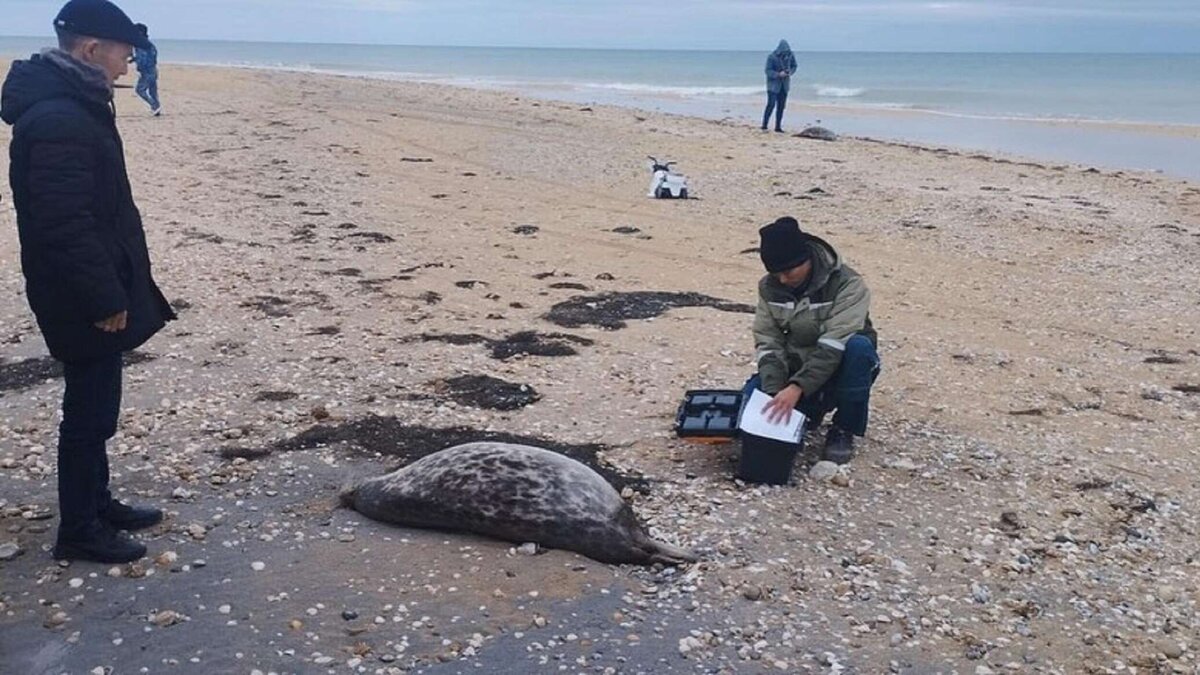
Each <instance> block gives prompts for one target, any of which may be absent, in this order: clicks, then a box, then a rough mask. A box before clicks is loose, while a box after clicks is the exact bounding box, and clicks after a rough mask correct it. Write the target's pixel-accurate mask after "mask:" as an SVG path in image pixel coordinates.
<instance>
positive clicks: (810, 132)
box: [796, 126, 838, 141]
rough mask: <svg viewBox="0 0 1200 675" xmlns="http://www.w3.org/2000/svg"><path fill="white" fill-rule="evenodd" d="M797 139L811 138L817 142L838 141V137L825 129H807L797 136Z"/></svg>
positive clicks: (814, 127)
mask: <svg viewBox="0 0 1200 675" xmlns="http://www.w3.org/2000/svg"><path fill="white" fill-rule="evenodd" d="M796 137H797V138H811V139H813V140H815V141H836V140H837V139H838V135H837V134H835V133H833V132H832V131H830V130H829V129H826V128H825V127H816V126H813V127H805V128H804V130H803V131H801V132H800V133H798V134H796Z"/></svg>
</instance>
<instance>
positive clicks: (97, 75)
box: [42, 48, 113, 103]
mask: <svg viewBox="0 0 1200 675" xmlns="http://www.w3.org/2000/svg"><path fill="white" fill-rule="evenodd" d="M42 58H43V59H46V60H47V61H49V62H50V63H52V64H54V65H55V66H57V67H58V68H61V69H62V70H65V71H67V72H68V73H71V74H72V75H75V76H76V77H77V78H78V79H79V81H80V82H82V83H83V86H84V91H85V93H87V94H88V95H95V96H96V98H97V99H100V100H102V101H103V102H105V103H107V102H109V101H111V100H112V96H113V89H112V83H111V82H109V80H108V73H106V72H104V69H103V68H101V67H100V66H96V65H92V64H90V63H86V62H84V61H80V60H79V59H77V58H75V57H74V56H72V55H71V53H70V52H65V51H63V50H61V49H58V48H53V49H43V50H42Z"/></svg>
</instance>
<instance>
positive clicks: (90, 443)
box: [58, 353, 122, 539]
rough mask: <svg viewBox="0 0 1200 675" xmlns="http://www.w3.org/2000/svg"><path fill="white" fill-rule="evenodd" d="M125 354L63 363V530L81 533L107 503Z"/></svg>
mask: <svg viewBox="0 0 1200 675" xmlns="http://www.w3.org/2000/svg"><path fill="white" fill-rule="evenodd" d="M121 365H122V363H121V354H120V353H116V354H112V355H110V356H104V357H101V358H99V359H97V360H95V361H85V362H81V363H66V364H63V369H64V371H65V380H66V392H65V393H64V394H63V404H62V412H63V419H62V423H61V424H60V425H59V427H58V509H59V516H60V518H61V522H60V524H59V536H60V537H63V538H67V539H70V538H72V537H79V536H83V535H85V534H86V533H88V532H89V531H91V530H92V529H94V528H95V527H96V526H97V525H98V524H99V523H98V522H97V521H98V519H99V517H100V512H101V511H103V510H104V509H105V508H107V507H108V503H109V501H110V500H111V499H112V495H111V493H110V492H109V490H108V452H107V450H106V449H105V443H106V442H107V441H108V439H110V438H112V437H113V434H115V433H116V432H117V418H118V416H119V415H120V412H121Z"/></svg>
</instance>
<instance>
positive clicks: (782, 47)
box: [759, 40, 792, 54]
mask: <svg viewBox="0 0 1200 675" xmlns="http://www.w3.org/2000/svg"><path fill="white" fill-rule="evenodd" d="M759 53H760V54H761V53H762V52H759ZM775 53H776V54H791V53H792V46H791V45H789V44H788V41H787V40H780V41H779V46H778V47H776V48H775Z"/></svg>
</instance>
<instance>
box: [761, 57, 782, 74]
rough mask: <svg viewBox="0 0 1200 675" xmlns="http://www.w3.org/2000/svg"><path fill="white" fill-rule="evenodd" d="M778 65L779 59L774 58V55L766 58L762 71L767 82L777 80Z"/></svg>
mask: <svg viewBox="0 0 1200 675" xmlns="http://www.w3.org/2000/svg"><path fill="white" fill-rule="evenodd" d="M779 65H780V64H779V59H777V58H775V55H774V54H772V55H770V56H768V57H767V65H766V66H765V67H764V68H763V70H764V71H766V73H767V79H768V80H778V79H779Z"/></svg>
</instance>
